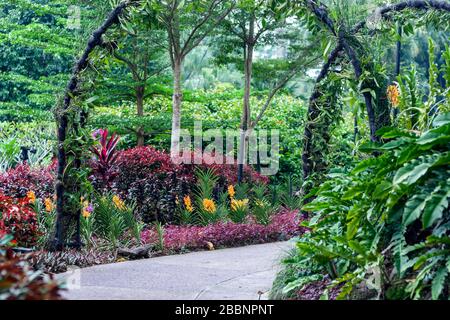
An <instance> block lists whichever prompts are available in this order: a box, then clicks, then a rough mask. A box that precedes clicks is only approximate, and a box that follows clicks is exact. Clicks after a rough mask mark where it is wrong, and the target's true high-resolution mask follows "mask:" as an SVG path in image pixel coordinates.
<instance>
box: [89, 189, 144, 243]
mask: <svg viewBox="0 0 450 320" xmlns="http://www.w3.org/2000/svg"><path fill="white" fill-rule="evenodd" d="M91 217H92V218H93V221H94V223H93V228H94V229H95V231H94V232H95V234H97V235H99V236H101V237H103V238H105V239H107V240H108V241H109V243H110V245H111V246H112V248H117V246H118V244H119V242H120V241H121V240H124V239H126V237H125V235H126V232H127V231H129V232H130V234H131V235H132V236H133V237H134V238H135V241H136V242H137V243H138V244H139V243H140V241H141V239H140V232H141V231H142V228H143V226H142V224H141V223H140V222H138V221H137V220H136V219H135V217H134V205H131V206H127V205H126V204H125V203H124V202H123V201H122V200H120V199H119V198H118V197H117V196H113V195H111V194H106V195H103V196H98V197H97V198H96V203H95V208H94V215H93V216H91ZM91 217H89V219H91ZM86 231H87V232H89V231H88V230H86Z"/></svg>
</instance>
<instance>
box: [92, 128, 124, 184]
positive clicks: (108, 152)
mask: <svg viewBox="0 0 450 320" xmlns="http://www.w3.org/2000/svg"><path fill="white" fill-rule="evenodd" d="M92 136H93V138H94V139H99V140H98V145H94V146H92V147H91V148H90V149H89V150H90V151H91V152H92V153H93V154H94V155H95V157H94V159H93V161H92V163H91V168H92V170H93V173H94V175H96V176H99V177H100V179H101V181H102V182H103V183H105V184H107V185H109V184H110V183H111V181H112V180H113V179H114V176H115V175H114V171H113V170H114V165H115V163H116V161H117V157H118V153H117V152H116V147H117V143H118V142H119V139H120V137H119V136H117V135H116V134H115V133H113V134H112V135H111V137H110V138H108V129H98V130H96V131H94V133H93V134H92Z"/></svg>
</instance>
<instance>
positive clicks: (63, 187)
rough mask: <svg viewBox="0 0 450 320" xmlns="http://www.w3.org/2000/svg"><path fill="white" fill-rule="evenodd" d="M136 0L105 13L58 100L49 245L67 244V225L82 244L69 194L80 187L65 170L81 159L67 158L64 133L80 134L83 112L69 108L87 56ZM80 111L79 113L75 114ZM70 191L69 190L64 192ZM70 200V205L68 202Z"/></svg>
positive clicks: (75, 203)
mask: <svg viewBox="0 0 450 320" xmlns="http://www.w3.org/2000/svg"><path fill="white" fill-rule="evenodd" d="M137 2H138V0H126V1H122V2H120V3H119V4H118V5H117V6H116V7H115V8H114V9H113V10H112V11H111V12H110V13H109V14H108V16H107V17H106V19H105V21H104V22H103V23H102V25H101V26H100V27H99V28H98V29H96V30H95V31H94V32H93V33H92V35H91V37H90V39H89V41H88V43H87V45H86V48H85V49H84V51H83V53H82V55H81V56H80V58H79V59H78V60H77V61H76V63H75V65H74V67H73V69H72V75H71V77H70V80H69V82H68V85H67V88H66V90H65V93H64V97H63V99H62V100H61V103H60V104H59V105H58V106H57V107H56V109H55V118H56V121H57V138H58V145H57V159H58V166H57V172H56V182H55V192H56V225H55V230H54V234H52V235H51V237H50V239H49V242H48V249H50V250H60V249H62V248H64V247H65V246H66V239H67V237H68V230H69V229H70V226H75V228H76V229H77V232H76V236H75V237H76V238H75V239H74V243H73V244H72V245H73V246H75V247H79V246H80V245H81V240H80V233H79V228H80V225H79V223H80V214H81V208H78V207H79V205H78V202H79V200H78V199H73V197H70V196H69V195H70V194H72V195H73V194H77V192H78V191H79V183H78V182H77V181H76V179H75V177H73V176H70V175H69V174H67V173H68V167H70V166H73V169H75V170H78V169H80V166H81V162H80V158H79V155H78V154H72V157H73V160H72V161H71V162H70V163H69V162H68V152H67V151H68V150H67V149H68V146H67V143H68V141H67V136H68V132H69V129H70V130H72V133H69V134H79V129H80V126H82V125H83V122H84V121H85V118H86V115H84V114H82V113H81V112H79V111H74V110H76V109H74V108H71V105H72V102H73V99H74V98H75V97H76V96H77V94H78V90H79V84H80V80H81V79H80V77H81V74H82V72H83V71H84V70H86V69H87V67H88V65H89V56H90V55H91V53H92V52H93V51H94V49H95V48H96V47H98V46H100V45H102V43H103V40H102V37H103V35H104V34H105V33H106V32H107V31H108V29H109V28H111V27H112V26H113V25H116V24H118V23H119V22H120V17H121V16H122V15H123V14H124V12H125V10H126V9H127V8H128V7H130V6H132V5H134V4H136V3H137ZM76 113H79V114H76ZM70 119H72V120H73V123H72V127H71V128H70ZM69 142H70V143H77V142H76V139H71V140H69ZM67 191H70V192H67ZM71 204H72V205H71Z"/></svg>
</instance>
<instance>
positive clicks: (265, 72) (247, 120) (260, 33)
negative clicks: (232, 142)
mask: <svg viewBox="0 0 450 320" xmlns="http://www.w3.org/2000/svg"><path fill="white" fill-rule="evenodd" d="M297 27H298V25H297V23H296V21H291V22H287V15H285V14H280V12H277V11H275V10H272V8H271V7H269V6H267V4H266V1H264V0H242V1H240V2H239V3H238V5H237V6H236V8H235V9H233V11H232V12H231V13H230V14H229V15H228V17H227V18H226V19H225V21H224V23H223V26H222V30H221V31H222V34H221V36H220V37H218V39H219V41H218V42H217V43H218V49H217V50H216V51H217V54H216V62H217V63H219V64H229V63H233V64H235V65H237V67H238V68H239V69H241V70H242V71H243V73H244V81H243V82H244V85H243V87H244V96H243V105H242V116H241V125H240V129H241V133H240V143H239V154H238V163H239V165H238V181H239V182H241V181H242V178H243V168H244V164H245V163H246V159H247V151H248V136H249V134H250V132H251V131H252V130H253V129H254V128H255V127H256V125H257V124H258V122H259V121H260V120H261V118H262V117H263V115H264V113H265V111H266V110H267V108H268V107H269V105H270V103H271V102H272V100H273V98H274V97H275V95H276V94H277V92H278V91H280V90H281V89H282V88H283V87H284V86H285V85H286V84H287V83H288V82H289V80H291V79H292V78H293V77H294V76H295V75H296V74H297V73H298V71H299V70H300V69H301V68H307V67H311V65H312V63H313V62H314V61H315V60H317V59H314V58H313V59H311V60H310V61H309V62H306V59H305V57H306V56H307V55H306V54H305V51H308V50H309V49H310V47H309V41H308V39H303V38H302V37H299V36H298V30H297ZM293 29H296V33H295V35H294V34H293V33H292V31H293ZM266 46H267V47H269V48H271V49H272V51H273V49H274V48H275V47H277V48H279V49H281V50H280V51H284V52H283V53H282V54H281V55H274V54H271V55H269V57H260V58H259V59H257V61H255V50H257V49H258V48H259V49H262V48H264V47H266ZM309 53H311V52H309ZM255 71H256V72H255ZM255 78H256V79H257V80H259V81H258V82H260V83H264V84H265V86H267V87H268V88H269V93H268V95H267V97H266V100H265V102H264V104H263V107H262V108H261V110H260V111H259V112H258V115H257V116H256V118H255V119H254V120H253V121H252V108H251V99H250V97H251V92H252V88H253V87H254V86H255V84H254V83H253V82H254V80H255ZM263 79H264V80H263Z"/></svg>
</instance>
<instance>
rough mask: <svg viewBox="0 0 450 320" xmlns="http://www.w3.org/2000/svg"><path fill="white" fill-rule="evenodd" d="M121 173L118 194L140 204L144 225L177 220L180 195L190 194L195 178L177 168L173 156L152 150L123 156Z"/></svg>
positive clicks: (114, 186) (116, 187)
mask: <svg viewBox="0 0 450 320" xmlns="http://www.w3.org/2000/svg"><path fill="white" fill-rule="evenodd" d="M117 162H118V166H119V168H120V169H119V173H118V175H117V177H116V178H115V180H114V182H113V183H112V189H113V191H114V193H117V194H118V195H120V196H121V197H122V198H124V199H127V200H129V201H134V202H136V209H137V211H138V213H139V214H140V216H141V217H142V219H143V220H144V222H151V221H154V220H159V221H165V222H167V221H173V213H174V211H175V206H176V203H175V200H176V196H177V195H180V197H181V195H183V194H187V193H188V190H189V189H190V187H189V186H190V185H192V183H193V175H192V172H190V171H189V170H188V169H187V168H186V167H184V166H175V165H173V164H172V163H171V160H170V156H169V155H168V154H166V153H164V152H162V151H158V150H155V149H153V148H151V147H138V148H134V149H129V150H125V151H122V152H120V153H119V156H118V159H117Z"/></svg>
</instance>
